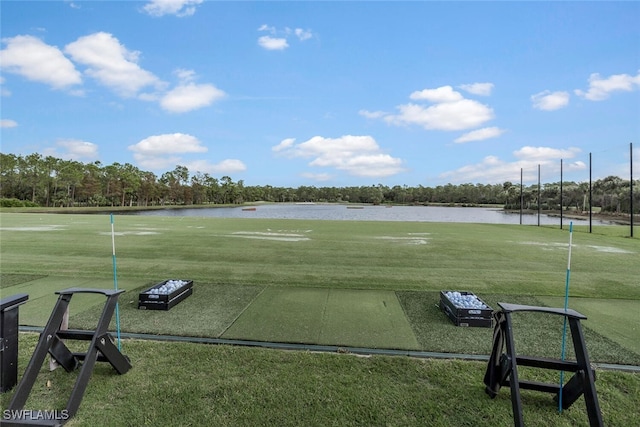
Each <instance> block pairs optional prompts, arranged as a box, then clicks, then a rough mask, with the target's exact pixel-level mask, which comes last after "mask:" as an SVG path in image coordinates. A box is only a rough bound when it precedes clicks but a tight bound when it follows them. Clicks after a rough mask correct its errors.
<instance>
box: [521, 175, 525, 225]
mask: <svg viewBox="0 0 640 427" xmlns="http://www.w3.org/2000/svg"><path fill="white" fill-rule="evenodd" d="M523 201H524V200H523V197H522V168H520V225H522V202H523Z"/></svg>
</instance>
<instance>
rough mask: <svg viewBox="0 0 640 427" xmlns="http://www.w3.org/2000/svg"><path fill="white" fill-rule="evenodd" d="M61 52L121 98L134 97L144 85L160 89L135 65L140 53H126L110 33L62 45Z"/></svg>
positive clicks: (89, 36)
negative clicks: (63, 46) (85, 67)
mask: <svg viewBox="0 0 640 427" xmlns="http://www.w3.org/2000/svg"><path fill="white" fill-rule="evenodd" d="M64 51H65V53H67V54H68V55H70V56H71V58H72V59H73V60H74V61H75V62H78V63H81V64H84V65H86V66H87V70H86V74H87V75H89V76H91V77H93V78H94V79H96V80H97V81H98V82H99V83H101V84H103V85H105V86H107V87H109V88H111V89H112V90H114V91H115V92H116V93H118V94H119V95H120V96H123V97H133V96H136V95H137V94H138V92H140V91H141V90H142V89H143V88H145V87H147V86H153V87H155V88H160V87H162V86H163V83H162V82H161V81H160V79H158V78H157V77H156V76H155V75H153V74H152V73H151V72H149V71H146V70H144V69H142V68H141V67H140V66H139V65H138V64H137V62H138V59H139V56H140V52H137V51H130V50H128V49H127V48H126V47H125V46H124V45H122V44H121V43H120V41H119V40H118V39H117V38H115V37H114V36H113V35H111V34H109V33H105V32H99V33H94V34H90V35H88V36H84V37H80V38H79V39H78V40H76V41H75V42H72V43H69V44H68V45H67V46H65V49H64Z"/></svg>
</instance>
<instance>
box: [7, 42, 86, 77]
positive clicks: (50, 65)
mask: <svg viewBox="0 0 640 427" xmlns="http://www.w3.org/2000/svg"><path fill="white" fill-rule="evenodd" d="M3 42H4V43H6V48H5V49H3V50H1V51H0V65H1V67H2V70H3V71H6V72H10V73H15V74H19V75H21V76H22V77H25V78H26V79H28V80H31V81H35V82H39V83H44V84H47V85H49V86H51V87H53V88H54V89H66V88H70V87H72V86H75V85H79V84H82V75H81V74H80V72H79V71H78V70H76V68H75V66H74V65H73V63H72V62H71V61H70V60H69V59H68V58H67V57H65V56H64V54H63V53H62V51H60V49H58V48H57V47H55V46H50V45H48V44H46V43H44V42H43V41H42V40H40V39H39V38H37V37H34V36H15V37H10V38H5V39H3Z"/></svg>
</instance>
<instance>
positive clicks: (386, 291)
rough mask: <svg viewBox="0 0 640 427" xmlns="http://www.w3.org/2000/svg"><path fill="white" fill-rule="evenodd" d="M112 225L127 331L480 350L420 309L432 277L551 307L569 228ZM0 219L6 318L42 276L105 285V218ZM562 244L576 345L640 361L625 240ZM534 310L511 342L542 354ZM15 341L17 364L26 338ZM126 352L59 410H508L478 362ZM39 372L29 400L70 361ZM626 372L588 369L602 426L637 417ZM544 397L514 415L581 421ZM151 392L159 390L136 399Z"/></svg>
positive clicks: (632, 244) (87, 318)
mask: <svg viewBox="0 0 640 427" xmlns="http://www.w3.org/2000/svg"><path fill="white" fill-rule="evenodd" d="M115 229H116V232H117V235H116V251H117V270H118V284H119V287H120V288H121V289H126V290H127V292H126V293H125V294H123V295H122V296H121V298H120V317H121V326H122V329H123V330H124V331H128V332H141V333H153V334H170V335H186V336H204V337H224V338H247V339H257V340H279V341H287V342H308V343H322V344H332V345H341V346H347V347H348V346H368V347H380V348H401V349H421V350H425V351H437V352H446V353H466V354H485V355H486V354H489V352H490V348H491V339H492V331H491V329H489V328H461V327H455V326H454V325H453V324H452V323H451V322H450V321H449V320H448V318H447V317H446V316H444V314H443V313H442V312H440V310H439V309H438V308H437V307H436V304H437V302H438V298H439V294H438V293H439V291H440V290H461V291H463V290H464V291H471V292H474V293H476V294H477V295H479V296H480V297H481V298H482V299H483V300H485V301H486V302H487V303H489V304H490V305H492V306H493V307H494V308H496V307H497V306H496V303H497V302H499V301H505V302H512V303H522V304H533V305H550V306H562V303H563V296H564V291H565V277H566V267H567V255H568V250H567V248H568V239H569V234H568V230H566V229H565V230H559V229H557V228H552V227H535V226H517V225H497V224H438V223H418V222H352V221H305V220H259V219H228V218H224V219H223V218H196V217H184V218H183V217H171V218H169V217H139V216H116V219H115ZM612 230H613V229H612ZM0 231H1V235H0V272H1V273H0V292H1V296H8V295H12V294H15V293H23V292H24V293H28V294H29V295H30V300H29V302H28V303H27V304H25V305H24V306H22V307H21V308H20V321H21V323H22V324H29V325H43V324H44V322H46V319H47V318H48V316H49V314H50V311H51V307H52V306H53V304H54V302H55V299H56V296H55V294H54V292H55V291H56V290H61V289H64V288H68V287H78V286H82V287H94V288H112V287H113V274H112V273H113V266H112V256H111V235H110V231H111V224H110V221H109V216H108V215H75V214H72V215H47V214H14V213H5V212H3V213H0ZM573 244H574V246H573V250H572V266H571V267H572V272H571V287H570V307H571V308H574V309H576V310H578V311H581V312H583V313H584V314H586V315H587V316H588V320H586V321H584V322H583V324H584V327H585V334H586V339H587V346H588V348H589V352H590V355H591V358H592V360H593V361H598V362H606V363H622V364H632V365H640V351H639V349H638V346H637V343H638V342H640V328H638V324H640V318H639V317H638V316H639V315H638V312H639V311H638V310H637V307H638V303H639V302H640V262H639V261H640V257H639V254H640V241H638V239H637V238H633V239H631V238H628V237H621V236H620V235H618V233H616V232H615V230H613V231H611V232H601V233H598V234H595V233H594V234H589V233H586V232H585V231H584V230H579V231H577V232H575V233H574V236H573ZM169 278H175V279H192V280H194V294H193V295H192V296H191V297H189V298H187V299H186V300H185V301H183V302H182V303H180V304H178V305H177V306H175V307H174V308H172V309H171V310H170V311H166V312H164V311H151V310H138V309H137V293H138V292H140V291H141V290H143V289H145V288H147V287H149V286H150V285H152V284H155V283H157V282H160V281H162V280H165V279H169ZM76 299H77V300H76ZM74 303H76V304H74ZM100 311H101V306H100V297H96V296H84V295H82V296H76V297H74V300H72V303H71V319H70V323H71V326H72V327H82V328H92V327H93V326H94V325H95V321H96V319H97V317H98V315H99V313H100ZM535 316H536V315H535V314H532V313H522V314H519V315H518V316H514V321H515V322H516V324H515V325H516V329H517V330H516V345H517V348H518V350H519V352H520V353H522V354H524V353H534V354H540V355H547V356H550V357H553V356H557V355H558V354H559V352H560V349H559V345H560V335H559V334H560V333H561V324H558V322H557V321H556V320H557V319H552V318H546V317H544V316H539V315H537V316H538V317H535ZM21 341H24V342H25V345H23V346H22V347H21V352H22V353H21V354H22V356H21V357H22V359H21V360H22V362H21V366H23V367H24V366H25V365H26V362H27V360H28V355H29V354H30V352H29V348H31V349H32V348H33V345H35V344H34V338H33V337H32V336H31V335H30V334H23V335H22V336H21ZM29 346H31V347H29ZM31 351H32V350H31ZM125 352H126V353H127V354H129V355H130V356H131V357H132V362H133V365H134V369H133V370H132V371H131V372H129V373H127V374H126V375H123V376H117V375H113V373H112V371H111V370H110V368H108V367H107V368H105V369H104V370H102V371H98V372H97V373H96V378H98V379H99V380H95V379H93V380H92V382H91V386H90V387H93V388H90V390H93V394H92V396H93V397H89V396H90V395H91V394H90V391H88V392H87V393H88V396H87V398H86V399H85V402H83V406H82V407H81V413H80V414H78V417H77V419H74V420H72V423H73V422H76V423H77V425H89V424H91V421H95V419H92V416H95V414H102V416H105V417H111V416H114V415H113V414H112V413H118V415H115V417H123V418H121V419H122V420H128V421H131V423H133V424H129V425H158V423H161V424H163V425H202V423H201V422H199V421H200V420H204V421H205V424H207V425H214V424H215V425H247V423H248V424H261V423H262V424H272V423H275V424H283V425H300V424H305V425H325V424H329V425H379V424H385V423H388V424H390V425H415V424H425V423H428V422H425V420H430V421H431V422H430V423H429V424H430V425H443V426H444V425H479V426H482V425H495V424H498V425H505V424H510V410H511V409H510V403H509V400H508V397H504V395H508V391H506V392H505V393H504V395H500V396H499V397H498V398H497V399H496V400H494V401H492V400H488V398H487V397H486V395H484V393H483V391H482V389H483V387H482V385H481V379H482V375H483V370H484V366H483V364H479V363H477V362H476V363H474V362H456V361H451V362H448V361H440V362H436V361H416V360H408V359H407V358H381V357H372V358H364V359H361V358H356V357H354V356H344V357H340V356H338V355H318V354H310V353H290V352H276V351H267V350H257V349H239V348H228V347H225V346H203V345H192V344H185V343H181V344H177V343H173V344H171V343H169V344H168V343H162V344H160V343H149V342H138V341H129V340H125ZM275 366H277V368H275ZM167 367H174V368H175V369H176V371H175V373H173V374H171V375H167V371H166V370H165V371H162V370H161V369H166V368H167ZM303 371H304V373H302V372H303ZM43 375H52V377H51V378H53V381H52V383H53V384H54V386H53V387H52V388H50V389H47V388H46V387H45V388H43V389H41V390H40V392H39V397H37V399H40V398H44V397H46V396H49V395H51V396H50V397H52V398H53V399H54V400H55V399H57V398H58V393H57V390H58V388H57V387H58V384H60V385H61V386H62V385H65V384H67V385H68V383H69V381H70V380H69V378H70V377H72V376H73V375H72V374H65V373H63V372H58V371H55V372H53V373H50V374H49V373H44V372H43ZM252 379H255V381H254V382H252ZM45 383H46V382H45ZM638 383H639V380H638V375H637V374H636V375H634V374H623V373H612V372H602V374H601V373H600V372H599V373H598V391H599V393H601V396H602V399H603V402H604V404H603V405H602V406H603V415H605V414H606V417H607V418H606V419H607V420H608V421H609V422H607V423H606V424H607V425H621V426H622V425H624V426H626V425H632V424H633V422H635V419H636V418H637V416H635V415H637V408H636V406H635V405H636V404H637V401H638V399H639V398H640V390H639V386H638ZM39 384H42V383H39ZM547 397H548V396H544V397H542V398H540V397H538V395H537V394H534V395H532V396H531V397H529V398H528V399H529V400H528V402H529V403H528V404H527V405H526V411H528V413H530V414H531V415H529V416H530V417H531V418H529V419H530V420H534V419H535V420H536V422H538V420H540V423H541V425H542V424H548V425H553V426H561V425H581V424H585V421H584V417H585V413H584V410H583V406H584V405H583V404H582V401H578V402H577V403H576V404H575V405H574V407H572V409H571V410H570V411H566V413H564V412H563V415H562V416H558V414H557V413H556V412H554V410H553V404H549V400H550V399H547ZM6 399H7V398H6V397H5V396H3V397H2V402H3V405H4V403H6V402H7V400H6ZM154 400H156V401H163V402H169V403H166V404H164V405H158V406H161V408H159V409H150V406H149V402H150V401H154ZM37 402H39V400H38V401H37ZM278 402H279V403H278ZM283 402H284V403H283ZM58 403H59V400H58ZM276 405H279V407H280V408H282V407H283V406H286V407H285V408H283V409H281V410H280V412H278V411H276V410H275V409H274V408H276ZM461 405H462V406H461ZM581 405H582V406H581ZM62 406H63V404H62ZM116 408H117V410H116ZM250 408H253V409H250ZM458 408H460V411H459V410H458ZM574 408H575V409H574ZM634 410H635V411H636V412H635V415H634V417H631V416H630V415H629V413H633V411H634ZM84 411H88V412H84ZM475 414H478V416H479V417H480V418H479V420H476V419H475V418H472V417H473V416H474V415H475ZM172 416H177V417H178V418H179V420H180V421H177V422H175V423H172V420H174V418H172ZM111 419H113V420H114V421H113V422H114V424H113V425H123V424H118V422H117V420H118V419H120V418H109V420H111ZM160 420H169V421H167V422H166V423H165V422H160ZM383 420H387V421H383ZM128 421H127V422H128ZM261 421H262V422H261ZM91 425H95V423H94V424H91Z"/></svg>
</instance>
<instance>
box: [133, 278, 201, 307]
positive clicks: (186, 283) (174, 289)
mask: <svg viewBox="0 0 640 427" xmlns="http://www.w3.org/2000/svg"><path fill="white" fill-rule="evenodd" d="M192 293H193V280H180V279H169V280H165V281H164V282H160V283H158V284H157V285H153V286H152V287H150V288H149V289H147V290H145V291H143V292H140V294H139V295H138V308H139V309H142V310H170V309H171V308H172V307H174V306H175V305H176V304H178V303H180V302H182V301H184V300H185V299H186V298H187V297H188V296H189V295H191V294H192Z"/></svg>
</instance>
